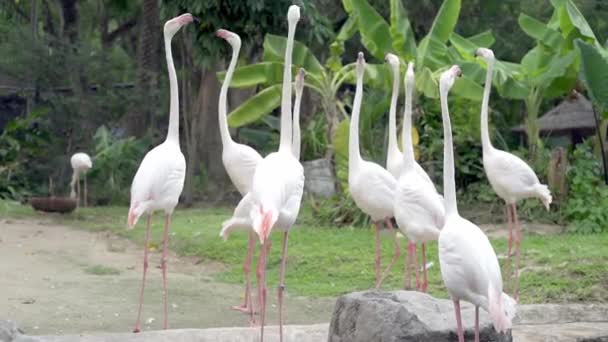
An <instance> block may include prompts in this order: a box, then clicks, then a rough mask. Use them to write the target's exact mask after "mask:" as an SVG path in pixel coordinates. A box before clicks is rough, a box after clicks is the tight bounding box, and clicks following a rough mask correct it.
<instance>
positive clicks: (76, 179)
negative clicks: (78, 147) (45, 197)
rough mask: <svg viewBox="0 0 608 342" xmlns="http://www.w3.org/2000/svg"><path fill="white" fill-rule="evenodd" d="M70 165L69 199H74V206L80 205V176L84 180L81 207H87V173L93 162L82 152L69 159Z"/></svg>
mask: <svg viewBox="0 0 608 342" xmlns="http://www.w3.org/2000/svg"><path fill="white" fill-rule="evenodd" d="M70 164H72V170H73V171H74V173H73V174H72V181H71V182H70V187H71V192H70V197H72V198H76V205H77V206H78V205H79V204H80V174H81V173H82V178H83V180H84V199H83V205H84V206H85V207H86V206H87V171H89V169H90V168H91V167H93V162H92V161H91V157H89V155H88V154H86V153H83V152H78V153H74V155H73V156H72V158H70Z"/></svg>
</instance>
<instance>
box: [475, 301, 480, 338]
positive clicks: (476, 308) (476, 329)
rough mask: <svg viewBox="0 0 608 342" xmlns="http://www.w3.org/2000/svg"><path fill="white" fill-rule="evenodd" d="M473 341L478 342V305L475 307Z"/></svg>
mask: <svg viewBox="0 0 608 342" xmlns="http://www.w3.org/2000/svg"><path fill="white" fill-rule="evenodd" d="M475 342H479V306H476V307H475Z"/></svg>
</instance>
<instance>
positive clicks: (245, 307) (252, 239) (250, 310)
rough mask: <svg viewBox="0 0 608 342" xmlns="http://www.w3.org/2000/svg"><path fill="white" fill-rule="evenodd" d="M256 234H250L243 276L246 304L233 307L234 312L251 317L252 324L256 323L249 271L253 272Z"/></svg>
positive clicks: (251, 232)
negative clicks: (252, 260) (252, 261)
mask: <svg viewBox="0 0 608 342" xmlns="http://www.w3.org/2000/svg"><path fill="white" fill-rule="evenodd" d="M255 239H256V235H255V232H254V231H253V230H252V231H250V232H249V246H248V249H247V256H246V257H245V262H244V263H243V274H245V302H244V303H243V304H242V305H235V306H233V307H232V309H233V310H237V311H241V312H244V313H248V314H250V315H251V322H250V323H251V324H253V323H255V321H254V318H253V314H254V309H253V305H252V299H251V280H250V277H249V271H250V270H251V259H252V258H253V252H254V250H255Z"/></svg>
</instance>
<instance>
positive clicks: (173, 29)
mask: <svg viewBox="0 0 608 342" xmlns="http://www.w3.org/2000/svg"><path fill="white" fill-rule="evenodd" d="M193 21H196V22H199V21H200V20H199V19H198V18H196V17H195V16H193V15H192V14H190V13H184V14H182V15H180V16H178V17H175V18H173V19H171V20H168V21H167V22H166V23H165V27H164V33H165V36H167V37H173V35H175V33H177V31H179V29H180V28H181V27H182V26H184V25H188V24H190V23H191V22H193Z"/></svg>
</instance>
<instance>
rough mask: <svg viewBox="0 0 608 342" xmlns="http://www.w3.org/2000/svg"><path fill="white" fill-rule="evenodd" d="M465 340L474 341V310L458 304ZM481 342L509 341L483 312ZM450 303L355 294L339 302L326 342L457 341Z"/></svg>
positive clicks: (399, 294) (417, 296) (406, 294)
mask: <svg viewBox="0 0 608 342" xmlns="http://www.w3.org/2000/svg"><path fill="white" fill-rule="evenodd" d="M460 306H461V310H462V319H463V326H464V328H465V339H467V340H469V339H471V340H472V339H473V338H474V324H475V308H474V307H473V306H472V305H471V304H469V303H464V302H461V304H460ZM479 327H480V339H481V341H496V342H506V341H512V337H511V332H510V331H509V332H508V333H507V334H500V333H497V332H496V331H495V330H494V327H493V326H492V323H491V321H490V319H489V317H488V315H487V313H486V312H485V311H483V310H480V314H479ZM457 340H458V338H457V334H456V319H455V316H454V307H453V304H452V302H451V301H449V300H445V299H436V298H433V297H431V296H429V295H427V294H424V293H420V292H413V291H395V292H379V291H364V292H354V293H350V294H347V295H344V296H342V297H340V298H338V301H337V302H336V306H335V307H334V312H333V315H332V319H331V323H330V326H329V339H328V341H329V342H389V341H391V342H397V341H399V342H404V341H434V342H444V341H446V342H447V341H457Z"/></svg>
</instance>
